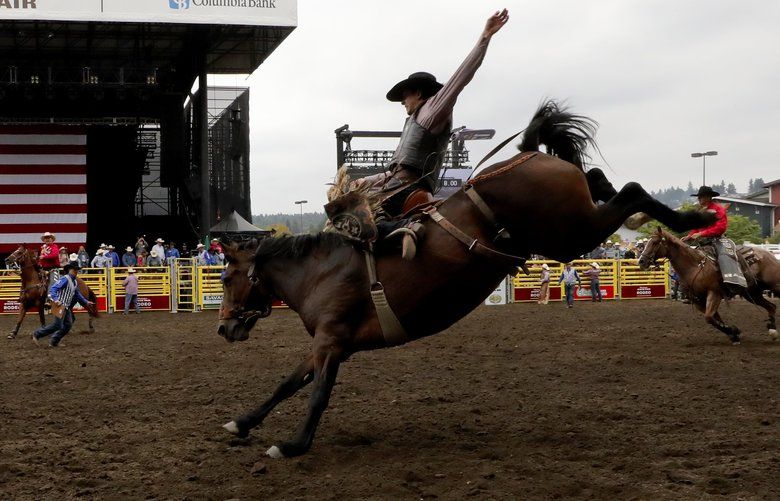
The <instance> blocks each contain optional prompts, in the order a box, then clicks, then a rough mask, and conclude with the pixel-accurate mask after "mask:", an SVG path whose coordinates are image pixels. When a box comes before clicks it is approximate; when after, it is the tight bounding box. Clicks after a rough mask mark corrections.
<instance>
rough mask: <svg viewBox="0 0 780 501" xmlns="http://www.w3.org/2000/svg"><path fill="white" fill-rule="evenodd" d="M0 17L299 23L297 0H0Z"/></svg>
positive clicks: (58, 19) (279, 24) (146, 21)
mask: <svg viewBox="0 0 780 501" xmlns="http://www.w3.org/2000/svg"><path fill="white" fill-rule="evenodd" d="M0 18H2V19H3V20H7V19H20V20H43V21H108V22H116V21H120V22H121V21H125V22H141V23H182V24H232V25H248V26H296V25H297V24H298V3H297V0H0Z"/></svg>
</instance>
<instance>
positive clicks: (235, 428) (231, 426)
mask: <svg viewBox="0 0 780 501" xmlns="http://www.w3.org/2000/svg"><path fill="white" fill-rule="evenodd" d="M222 427H223V428H225V429H226V430H227V431H229V432H230V433H232V434H233V435H238V434H240V433H241V431H240V430H239V429H238V425H237V424H236V422H235V421H231V422H229V423H227V424H223V425H222Z"/></svg>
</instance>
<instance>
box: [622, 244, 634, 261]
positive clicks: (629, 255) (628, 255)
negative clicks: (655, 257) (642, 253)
mask: <svg viewBox="0 0 780 501" xmlns="http://www.w3.org/2000/svg"><path fill="white" fill-rule="evenodd" d="M623 259H636V251H634V249H633V248H631V247H629V248H628V249H626V252H624V253H623Z"/></svg>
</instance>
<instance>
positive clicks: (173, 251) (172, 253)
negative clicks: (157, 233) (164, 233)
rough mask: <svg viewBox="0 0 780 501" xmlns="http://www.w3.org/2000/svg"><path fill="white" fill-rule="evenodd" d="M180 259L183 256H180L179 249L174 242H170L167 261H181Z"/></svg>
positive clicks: (166, 256) (166, 255) (166, 254)
mask: <svg viewBox="0 0 780 501" xmlns="http://www.w3.org/2000/svg"><path fill="white" fill-rule="evenodd" d="M180 257H181V254H179V249H177V248H176V245H174V243H173V242H168V248H167V249H165V260H166V261H167V262H170V260H171V259H179V258H180Z"/></svg>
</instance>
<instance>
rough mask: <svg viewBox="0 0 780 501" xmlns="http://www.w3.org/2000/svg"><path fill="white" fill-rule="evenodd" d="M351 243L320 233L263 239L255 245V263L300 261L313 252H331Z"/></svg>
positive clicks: (334, 235) (327, 233)
mask: <svg viewBox="0 0 780 501" xmlns="http://www.w3.org/2000/svg"><path fill="white" fill-rule="evenodd" d="M350 245H352V243H351V242H350V241H349V240H347V239H346V238H345V237H343V236H342V235H340V234H338V233H335V232H320V233H316V234H314V235H297V236H292V235H284V236H281V237H276V238H274V237H268V238H263V239H261V240H260V241H259V242H258V243H257V250H256V251H255V261H256V262H258V263H260V262H263V261H268V260H269V259H273V258H279V257H283V258H291V259H301V258H303V257H306V256H308V255H309V254H311V253H312V252H313V251H315V250H323V251H325V252H332V251H334V250H337V249H340V248H342V247H347V246H350Z"/></svg>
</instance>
